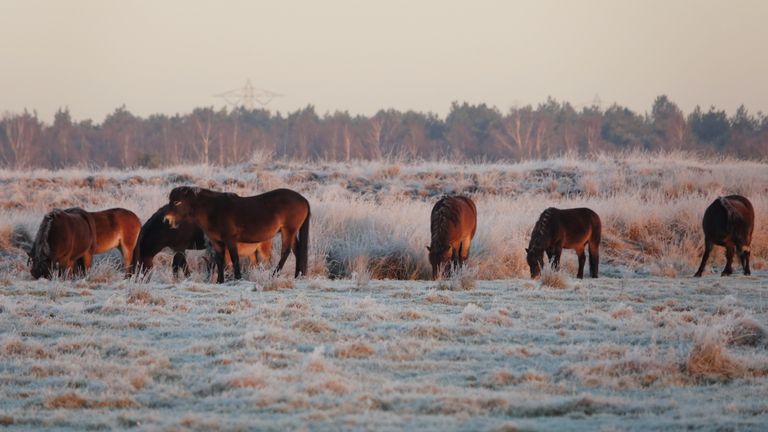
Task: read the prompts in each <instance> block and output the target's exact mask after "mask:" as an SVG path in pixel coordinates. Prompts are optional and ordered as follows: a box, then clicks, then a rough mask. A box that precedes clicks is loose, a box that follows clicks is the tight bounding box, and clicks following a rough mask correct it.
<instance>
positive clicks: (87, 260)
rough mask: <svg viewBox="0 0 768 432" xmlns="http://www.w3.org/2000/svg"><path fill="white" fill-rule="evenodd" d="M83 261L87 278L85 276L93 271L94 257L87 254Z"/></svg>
mask: <svg viewBox="0 0 768 432" xmlns="http://www.w3.org/2000/svg"><path fill="white" fill-rule="evenodd" d="M81 260H82V261H83V276H85V274H86V273H87V272H88V271H89V270H90V269H91V264H92V263H93V255H91V253H90V252H86V254H85V255H83V257H82V258H81Z"/></svg>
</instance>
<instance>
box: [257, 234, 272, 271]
mask: <svg viewBox="0 0 768 432" xmlns="http://www.w3.org/2000/svg"><path fill="white" fill-rule="evenodd" d="M256 259H257V260H259V263H260V264H263V265H261V267H264V268H269V267H270V266H271V265H272V240H271V239H270V240H267V241H263V242H261V243H259V247H258V248H257V249H256Z"/></svg>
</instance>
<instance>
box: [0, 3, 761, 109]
mask: <svg viewBox="0 0 768 432" xmlns="http://www.w3.org/2000/svg"><path fill="white" fill-rule="evenodd" d="M767 23H768V1H761V0H756V1H701V0H697V1H694V0H688V1H683V0H677V1H675V0H664V1H657V0H638V1H629V0H627V1H621V0H606V1H602V0H589V1H587V0H583V1H576V0H572V1H567V0H562V1H542V0H535V1H484V0H472V1H462V2H459V1H448V0H420V1H418V0H411V1H401V0H379V1H363V0H357V1H355V0H349V1H346V0H317V1H287V0H277V1H206V2H202V1H189V0H162V1H160V0H156V1H129V0H123V1H105V0H94V1H81V0H67V1H56V0H51V1H36V0H19V1H16V0H2V1H0V113H2V112H5V111H20V110H22V109H24V108H25V107H26V108H28V109H30V110H31V109H36V110H37V111H38V113H39V114H40V115H41V117H42V118H43V119H45V120H46V121H48V120H50V118H51V117H52V114H53V113H54V112H55V111H56V109H57V108H59V107H63V106H68V107H69V109H70V111H71V113H72V115H73V116H74V117H75V118H76V119H84V118H93V119H94V120H96V121H98V122H100V121H102V120H103V119H104V116H105V115H106V114H107V113H109V112H112V111H113V110H114V109H115V108H116V107H118V106H120V105H122V104H125V105H126V106H127V108H128V109H129V110H130V111H131V112H133V113H135V114H140V115H143V116H145V115H148V114H151V113H157V112H161V113H167V114H173V113H176V112H188V111H190V110H191V109H192V108H193V107H196V106H210V105H214V106H216V107H219V106H221V105H223V101H222V100H221V99H217V98H215V97H213V95H215V94H217V93H221V92H223V91H225V90H229V89H231V88H236V87H239V86H242V85H243V84H244V82H245V80H246V79H247V78H250V79H251V80H252V82H253V84H254V85H255V86H257V87H262V88H266V89H269V90H273V91H275V92H279V93H283V94H284V95H285V96H284V97H281V98H278V99H276V100H274V101H273V102H272V103H271V104H270V105H269V106H268V108H270V109H272V110H280V111H283V112H285V111H292V110H295V109H297V108H299V107H302V106H305V105H307V104H314V105H315V107H316V108H317V110H318V112H320V113H324V112H326V111H335V110H348V111H349V112H351V113H353V114H357V113H360V114H368V115H370V114H372V113H374V112H375V111H377V110H378V109H379V108H396V109H400V110H405V109H415V110H419V111H434V112H437V113H439V114H441V115H444V114H445V113H446V112H447V111H448V108H449V106H450V103H451V101H467V102H472V103H479V102H486V103H488V104H491V105H495V106H497V107H499V108H500V109H501V110H502V111H506V110H507V109H508V108H509V107H510V106H513V105H524V104H529V103H530V104H534V105H535V104H537V103H539V102H541V101H543V100H545V98H546V97H547V96H549V95H551V96H553V97H555V98H556V99H559V100H567V101H570V102H572V103H574V104H576V105H578V104H583V103H589V102H591V101H592V100H593V99H594V97H595V95H599V96H600V98H601V99H602V100H603V101H604V102H606V103H610V102H613V101H616V102H618V103H620V104H623V105H626V106H628V107H630V108H632V109H634V110H637V111H639V112H645V111H648V110H649V109H650V106H651V103H652V101H653V99H654V98H655V97H656V96H657V95H659V94H667V95H669V97H670V98H671V99H672V100H673V101H675V102H677V103H678V104H679V105H680V107H681V108H683V110H684V111H686V112H688V111H690V110H691V109H692V108H693V107H694V106H695V105H697V104H699V105H701V106H702V107H704V108H707V107H709V106H710V105H716V106H718V107H719V108H724V109H726V110H728V111H729V112H733V111H734V110H735V108H736V107H737V106H738V105H739V104H742V103H743V104H745V105H746V106H747V108H749V109H750V111H752V112H756V111H760V110H762V111H764V112H765V111H768V54H766V53H767V52H768V48H767V46H766V45H767V44H766V42H768V24H767Z"/></svg>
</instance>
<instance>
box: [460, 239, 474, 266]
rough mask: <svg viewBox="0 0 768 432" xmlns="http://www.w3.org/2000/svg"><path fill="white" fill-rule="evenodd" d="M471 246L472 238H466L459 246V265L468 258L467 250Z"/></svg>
mask: <svg viewBox="0 0 768 432" xmlns="http://www.w3.org/2000/svg"><path fill="white" fill-rule="evenodd" d="M471 248H472V240H471V239H467V240H465V241H464V243H463V244H462V248H461V265H464V263H465V262H466V261H467V260H468V259H469V250H470V249H471Z"/></svg>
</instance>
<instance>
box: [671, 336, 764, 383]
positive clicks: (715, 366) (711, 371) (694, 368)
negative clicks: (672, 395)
mask: <svg viewBox="0 0 768 432" xmlns="http://www.w3.org/2000/svg"><path fill="white" fill-rule="evenodd" d="M685 367H686V370H687V371H688V373H689V374H690V375H691V376H693V377H696V378H705V379H710V380H724V379H726V380H727V379H732V378H736V377H742V376H747V375H749V369H748V368H747V367H746V366H745V365H744V364H743V363H742V362H741V361H740V360H739V359H737V358H735V357H734V356H733V355H732V354H731V353H729V352H728V349H727V348H726V346H725V344H724V343H723V342H722V341H720V340H716V339H715V338H713V337H708V338H706V339H704V340H701V341H699V342H697V343H696V344H694V345H693V347H692V348H691V351H690V353H689V354H688V358H687V359H686V362H685Z"/></svg>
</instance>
